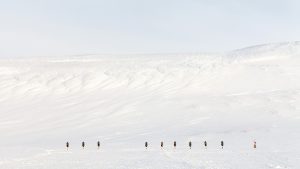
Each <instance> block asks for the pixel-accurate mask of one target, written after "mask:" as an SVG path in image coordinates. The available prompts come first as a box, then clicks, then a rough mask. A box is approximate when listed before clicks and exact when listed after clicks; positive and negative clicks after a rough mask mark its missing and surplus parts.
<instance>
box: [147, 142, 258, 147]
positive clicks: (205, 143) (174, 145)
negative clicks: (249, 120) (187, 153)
mask: <svg viewBox="0 0 300 169" xmlns="http://www.w3.org/2000/svg"><path fill="white" fill-rule="evenodd" d="M148 146H149V143H148V142H147V141H146V142H145V147H146V149H147V148H148ZM188 146H189V148H190V149H192V142H191V141H189V143H188ZM204 146H205V148H207V141H204ZM163 147H164V142H163V141H161V142H160V148H163ZM173 147H174V148H176V147H177V142H176V141H174V142H173ZM221 147H222V149H223V147H224V141H221ZM255 148H256V143H255Z"/></svg>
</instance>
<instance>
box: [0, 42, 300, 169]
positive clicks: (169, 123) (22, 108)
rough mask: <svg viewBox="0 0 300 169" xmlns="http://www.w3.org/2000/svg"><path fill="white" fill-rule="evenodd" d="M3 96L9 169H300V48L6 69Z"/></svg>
mask: <svg viewBox="0 0 300 169" xmlns="http://www.w3.org/2000/svg"><path fill="white" fill-rule="evenodd" d="M0 96H1V97H0V108H1V110H0V111H1V112H0V117H1V118H0V138H1V139H0V143H1V145H0V168H1V169H16V168H20V169H23V168H24V169H43V168H45V169H48V168H58V169H64V168H80V169H81V168H82V169H83V168H89V169H94V168H95V169H96V168H97V169H98V168H105V169H106V168H107V169H116V168H129V169H137V168H139V169H143V168H145V169H158V168H170V169H177V168H178V169H191V168H197V169H264V168H266V169H272V168H274V169H281V168H289V169H292V168H293V169H299V168H300V162H299V161H300V43H298V42H293V43H280V44H270V45H262V46H255V47H251V48H245V49H241V50H237V51H233V52H229V53H227V54H220V55H131V56H110V55H108V56H87V57H84V56H81V57H73V58H60V59H54V58H52V59H51V58H48V59H27V60H21V59H17V60H1V61H0ZM98 140H99V141H101V147H100V149H99V150H98V149H97V147H96V142H97V141H98ZM175 140H176V141H177V145H178V146H177V148H176V149H174V148H173V147H172V145H173V141H175ZM205 140H206V141H207V142H208V147H207V148H205V147H204V145H203V142H204V141H205ZM221 140H224V142H225V147H224V149H221V146H220V141H221ZM254 140H256V142H257V146H258V147H257V149H253V142H254ZM67 141H69V142H70V149H69V150H68V151H67V150H66V148H65V143H66V142H67ZM81 141H85V142H86V145H87V146H86V148H85V149H84V150H83V149H82V148H81V147H80V145H81ZM145 141H148V142H149V148H148V149H147V150H146V149H145V148H144V143H145ZM160 141H164V143H165V147H164V148H163V149H161V148H160ZM189 141H192V142H193V144H192V145H193V146H192V149H189V147H188V142H189Z"/></svg>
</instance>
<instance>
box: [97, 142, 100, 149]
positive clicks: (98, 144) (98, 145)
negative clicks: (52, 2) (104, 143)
mask: <svg viewBox="0 0 300 169" xmlns="http://www.w3.org/2000/svg"><path fill="white" fill-rule="evenodd" d="M97 147H98V149H99V148H100V141H98V142H97Z"/></svg>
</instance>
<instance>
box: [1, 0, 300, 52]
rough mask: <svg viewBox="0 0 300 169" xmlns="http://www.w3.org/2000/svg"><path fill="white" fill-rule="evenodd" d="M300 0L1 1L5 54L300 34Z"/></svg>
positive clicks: (195, 44)
mask: <svg viewBox="0 0 300 169" xmlns="http://www.w3.org/2000/svg"><path fill="white" fill-rule="evenodd" d="M299 18H300V1H297V0H248V1H247V0H219V1H217V0H147V1H146V0H106V1H104V0H81V1H80V0H26V1H24V0H0V57H12V56H18V57H24V56H48V55H72V54H85V53H89V54H91V53H177V52H179V53H184V52H220V51H227V50H232V49H236V48H241V47H246V46H251V45H256V44H261V43H270V42H281V41H295V40H299V39H300V38H299V37H300V19H299Z"/></svg>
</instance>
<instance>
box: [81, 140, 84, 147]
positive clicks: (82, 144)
mask: <svg viewBox="0 0 300 169" xmlns="http://www.w3.org/2000/svg"><path fill="white" fill-rule="evenodd" d="M81 146H82V148H83V149H84V147H85V142H84V141H83V142H82V143H81Z"/></svg>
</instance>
